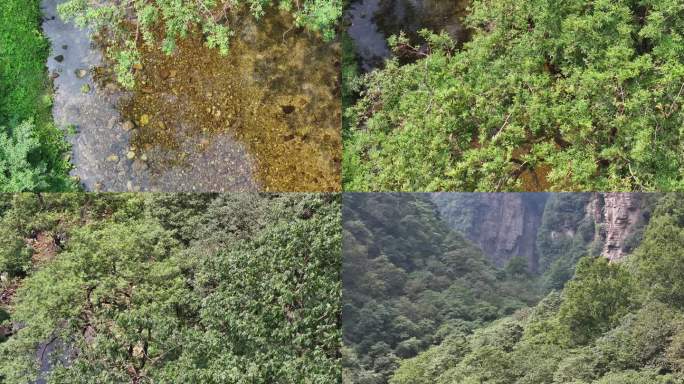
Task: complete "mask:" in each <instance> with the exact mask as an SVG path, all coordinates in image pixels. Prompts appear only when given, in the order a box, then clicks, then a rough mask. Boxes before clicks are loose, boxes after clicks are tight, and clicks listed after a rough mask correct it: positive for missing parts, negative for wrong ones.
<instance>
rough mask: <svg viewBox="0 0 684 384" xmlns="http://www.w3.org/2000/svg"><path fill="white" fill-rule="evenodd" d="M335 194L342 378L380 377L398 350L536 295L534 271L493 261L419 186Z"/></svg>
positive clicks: (473, 324) (476, 323) (411, 349)
mask: <svg viewBox="0 0 684 384" xmlns="http://www.w3.org/2000/svg"><path fill="white" fill-rule="evenodd" d="M344 199H345V202H344V209H343V216H344V221H343V239H344V246H343V255H344V257H343V275H342V281H343V289H344V292H343V297H344V303H343V304H344V306H343V312H342V315H343V321H342V326H343V336H344V341H345V345H347V346H348V347H349V349H347V350H346V351H345V354H344V366H345V377H344V381H345V382H349V383H358V384H370V383H386V382H387V380H388V378H389V377H390V376H391V374H392V372H394V370H395V369H396V368H397V367H398V365H399V362H400V361H401V360H402V359H406V358H411V357H413V356H416V355H417V354H418V353H419V352H421V351H423V350H425V349H426V348H428V347H429V346H430V345H433V344H437V343H439V342H444V343H446V342H447V341H446V339H445V338H447V336H448V335H452V334H454V333H455V334H460V332H464V333H466V332H470V331H472V330H473V329H475V328H478V327H480V326H482V325H483V324H486V323H487V322H490V321H492V320H494V319H496V318H499V317H501V316H505V315H507V314H511V313H513V312H514V311H515V310H516V309H518V308H521V307H524V306H525V305H528V304H531V303H533V302H535V301H536V300H537V296H538V292H537V286H536V279H535V278H533V277H531V276H528V275H527V274H525V273H520V268H518V267H516V266H515V263H513V265H511V266H510V268H508V271H505V270H498V269H496V268H495V267H494V266H493V265H492V264H491V263H490V262H489V261H488V260H487V258H486V257H485V256H484V255H483V253H482V252H481V251H480V250H479V249H478V248H477V247H475V246H474V245H472V244H470V243H468V242H467V241H466V240H465V239H464V238H463V237H462V236H461V235H460V234H459V233H457V232H456V231H454V230H452V229H450V228H449V226H448V225H447V223H446V222H444V221H442V219H441V218H440V216H439V213H438V211H437V207H436V206H435V205H434V204H433V202H432V201H431V200H430V198H429V196H428V195H422V194H417V195H414V194H346V195H345V196H344ZM449 337H451V338H453V337H454V336H449ZM443 340H444V341H443ZM455 342H457V341H455ZM445 348H446V350H449V348H451V347H445ZM454 348H455V347H454ZM425 359H429V358H427V357H426V358H425ZM431 364H432V363H431ZM435 364H438V363H435ZM416 382H420V381H416ZM427 382H429V381H427Z"/></svg>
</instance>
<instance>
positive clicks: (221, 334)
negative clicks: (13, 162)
mask: <svg viewBox="0 0 684 384" xmlns="http://www.w3.org/2000/svg"><path fill="white" fill-rule="evenodd" d="M339 200H340V198H339V196H336V195H314V194H311V195H306V194H298V195H256V194H231V195H208V194H154V195H148V194H61V195H39V194H38V195H36V194H23V195H2V198H1V199H0V230H1V231H2V233H3V236H2V238H1V239H0V269H1V270H2V271H3V280H2V288H3V292H2V307H3V310H4V312H3V314H4V315H3V317H5V318H6V319H5V322H4V323H3V328H2V331H3V336H4V337H5V338H6V340H4V342H2V343H1V344H0V382H2V383H8V384H9V383H26V382H27V380H30V379H31V378H36V377H37V375H38V377H42V378H44V379H46V380H47V382H48V383H93V382H99V383H122V382H128V383H143V382H184V383H226V382H232V383H295V382H297V383H305V382H309V383H336V382H338V380H339V375H340V365H339V354H340V350H339V348H340V329H339V328H340V323H339V321H340V276H339V273H340V272H339V269H340V255H341V249H340V243H341V235H340V201H339Z"/></svg>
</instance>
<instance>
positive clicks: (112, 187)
mask: <svg viewBox="0 0 684 384" xmlns="http://www.w3.org/2000/svg"><path fill="white" fill-rule="evenodd" d="M62 1H63V0H43V10H44V15H45V21H44V23H43V29H44V32H45V34H46V35H47V37H48V38H49V39H50V41H51V44H52V54H51V55H50V58H49V59H48V63H47V66H48V69H49V71H50V73H51V74H52V77H53V82H54V88H55V93H54V104H53V115H54V118H55V122H56V123H57V124H58V125H59V126H62V127H65V128H66V127H69V126H72V127H73V128H74V129H75V131H76V133H75V134H74V135H73V136H72V137H71V142H72V145H73V154H72V163H73V164H74V170H73V172H72V174H73V175H74V176H77V177H78V178H79V179H80V181H81V183H82V184H83V186H84V187H85V189H86V190H96V191H97V190H102V191H219V192H223V191H247V190H266V191H323V190H326V191H327V190H330V191H334V190H339V189H340V180H339V172H340V158H341V137H340V132H339V127H340V124H341V116H340V106H339V75H338V72H339V70H338V68H339V44H337V43H323V42H322V41H321V39H320V38H319V37H317V36H312V35H309V34H307V33H305V32H304V31H302V30H299V29H296V28H293V27H292V20H291V18H290V17H289V16H288V15H286V14H271V15H268V16H267V17H265V18H263V19H261V20H260V21H259V22H255V21H254V20H252V19H251V18H249V17H247V18H242V19H241V20H240V22H239V25H237V26H235V27H234V28H235V29H236V31H237V34H236V36H235V38H234V39H233V40H232V41H231V52H230V54H229V55H228V56H220V55H219V53H218V52H217V50H212V49H208V48H206V47H205V46H204V44H203V41H202V39H201V38H200V37H191V38H188V39H186V40H184V41H181V42H180V43H179V44H178V49H177V51H176V52H175V53H174V54H173V55H170V56H168V55H164V54H162V53H161V52H160V51H159V49H157V48H147V47H143V48H141V50H142V54H143V55H142V61H143V63H142V64H143V65H142V67H141V68H139V69H138V70H137V71H136V82H137V83H136V87H135V89H134V90H133V91H130V92H128V91H123V90H122V89H121V88H120V87H119V86H118V85H117V83H116V81H115V79H114V77H113V76H112V74H111V70H110V69H109V68H108V66H109V64H108V62H107V60H105V58H104V57H103V54H102V49H101V47H99V46H97V45H96V44H94V43H93V40H91V38H90V36H89V33H88V32H87V31H84V30H80V29H78V28H76V27H75V26H74V25H73V24H71V23H68V24H67V23H64V22H63V21H61V20H60V18H59V17H58V16H57V14H56V7H57V5H58V4H59V3H61V2H62Z"/></svg>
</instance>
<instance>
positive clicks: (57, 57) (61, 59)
mask: <svg viewBox="0 0 684 384" xmlns="http://www.w3.org/2000/svg"><path fill="white" fill-rule="evenodd" d="M55 61H56V62H58V63H61V62H62V61H64V55H57V56H55Z"/></svg>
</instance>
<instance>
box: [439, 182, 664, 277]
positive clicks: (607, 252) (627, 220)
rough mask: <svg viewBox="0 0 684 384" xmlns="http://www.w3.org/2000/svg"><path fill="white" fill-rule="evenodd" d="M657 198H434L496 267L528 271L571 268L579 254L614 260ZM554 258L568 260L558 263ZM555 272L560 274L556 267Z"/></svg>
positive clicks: (518, 195) (623, 251) (522, 195)
mask: <svg viewBox="0 0 684 384" xmlns="http://www.w3.org/2000/svg"><path fill="white" fill-rule="evenodd" d="M658 196H659V195H655V194H639V193H558V194H547V193H476V194H466V193H435V194H432V195H431V197H432V200H433V201H434V202H435V204H436V206H437V207H438V209H439V211H440V214H441V216H442V218H443V219H444V220H445V221H446V222H447V223H448V224H449V226H451V227H452V228H454V229H456V230H457V231H459V232H461V233H463V235H464V236H465V237H466V238H467V239H468V240H470V241H472V242H473V243H475V244H477V245H478V246H479V247H480V248H481V249H482V250H483V251H484V253H485V254H486V255H487V256H488V257H489V259H490V260H491V261H492V262H493V263H494V264H495V265H497V266H499V267H501V266H504V265H506V264H507V263H508V262H509V261H510V260H511V258H513V257H516V256H521V257H524V258H525V259H526V260H527V264H528V267H529V270H530V271H533V272H540V273H543V272H545V271H547V270H548V269H550V268H554V263H556V264H558V263H561V264H564V267H567V268H565V269H572V268H574V262H576V260H577V259H578V258H579V257H581V256H582V255H584V254H593V255H601V256H604V257H607V258H608V259H609V260H619V259H621V258H622V257H623V256H624V255H625V254H627V253H628V252H629V251H630V250H631V249H633V248H634V245H635V244H636V243H638V239H639V236H640V234H641V232H643V228H644V226H645V225H646V224H647V223H648V219H649V214H650V210H651V209H652V208H653V206H654V203H655V201H656V200H657V199H658ZM560 258H570V259H571V260H568V261H567V262H565V261H563V262H559V261H558V260H559V259H560ZM555 268H560V267H559V266H556V267H555Z"/></svg>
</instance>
